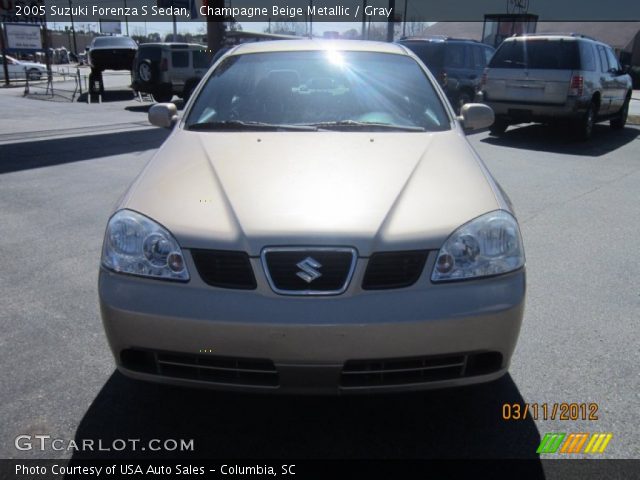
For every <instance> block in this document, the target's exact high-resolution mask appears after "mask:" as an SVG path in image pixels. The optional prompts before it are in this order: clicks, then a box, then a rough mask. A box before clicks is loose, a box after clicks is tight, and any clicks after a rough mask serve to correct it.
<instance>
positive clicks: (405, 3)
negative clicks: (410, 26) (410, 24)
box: [402, 0, 409, 37]
mask: <svg viewBox="0 0 640 480" xmlns="http://www.w3.org/2000/svg"><path fill="white" fill-rule="evenodd" d="M407 3H409V0H404V12H403V13H404V21H403V22H402V36H403V37H406V36H407Z"/></svg>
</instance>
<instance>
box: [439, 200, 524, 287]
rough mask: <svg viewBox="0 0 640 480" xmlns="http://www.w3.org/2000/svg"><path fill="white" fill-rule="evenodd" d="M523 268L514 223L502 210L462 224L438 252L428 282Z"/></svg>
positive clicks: (518, 235)
mask: <svg viewBox="0 0 640 480" xmlns="http://www.w3.org/2000/svg"><path fill="white" fill-rule="evenodd" d="M523 265H524V250H523V248H522V238H521V237H520V228H519V227H518V222H517V221H516V219H515V218H513V216H511V215H510V214H509V213H507V212H505V211H504V210H496V211H495V212H490V213H487V214H485V215H482V216H480V217H478V218H476V219H474V220H471V221H470V222H469V223H466V224H464V225H462V226H461V227H460V228H458V229H457V230H456V231H455V232H453V234H452V235H451V236H450V237H449V238H448V239H447V241H446V242H444V245H443V246H442V248H440V251H439V252H438V258H437V259H436V264H435V265H434V267H433V273H432V274H431V280H432V281H434V282H441V281H446V280H461V279H466V278H477V277H486V276H489V275H499V274H501V273H507V272H512V271H513V270H517V269H519V268H520V267H522V266H523Z"/></svg>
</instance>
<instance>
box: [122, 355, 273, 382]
mask: <svg viewBox="0 0 640 480" xmlns="http://www.w3.org/2000/svg"><path fill="white" fill-rule="evenodd" d="M120 359H121V361H122V365H123V366H124V367H125V368H127V369H129V370H133V371H136V372H143V373H151V374H155V375H162V376H165V377H173V378H181V379H187V380H199V381H203V382H210V383H219V384H225V385H229V384H230V385H246V386H255V387H277V386H278V385H279V381H280V380H279V376H278V371H277V370H276V367H275V365H274V364H273V362H272V361H270V360H259V359H248V358H231V357H218V356H213V355H211V356H209V355H188V354H182V353H168V352H153V351H148V350H135V349H127V350H123V351H122V352H121V353H120Z"/></svg>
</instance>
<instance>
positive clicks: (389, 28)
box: [387, 0, 396, 42]
mask: <svg viewBox="0 0 640 480" xmlns="http://www.w3.org/2000/svg"><path fill="white" fill-rule="evenodd" d="M389 11H390V12H391V15H389V19H388V20H387V42H393V30H394V28H395V23H394V20H395V15H396V0H389Z"/></svg>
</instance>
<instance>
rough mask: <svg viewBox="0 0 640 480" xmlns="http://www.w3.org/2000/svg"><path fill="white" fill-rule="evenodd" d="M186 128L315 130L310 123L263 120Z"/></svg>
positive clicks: (188, 127)
mask: <svg viewBox="0 0 640 480" xmlns="http://www.w3.org/2000/svg"><path fill="white" fill-rule="evenodd" d="M187 130H209V131H214V130H249V131H250V130H270V131H274V132H277V131H281V130H294V131H295V130H301V131H315V130H317V128H316V127H314V126H311V125H283V124H276V123H264V122H249V121H242V120H221V121H218V122H200V123H192V124H191V125H187Z"/></svg>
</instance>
